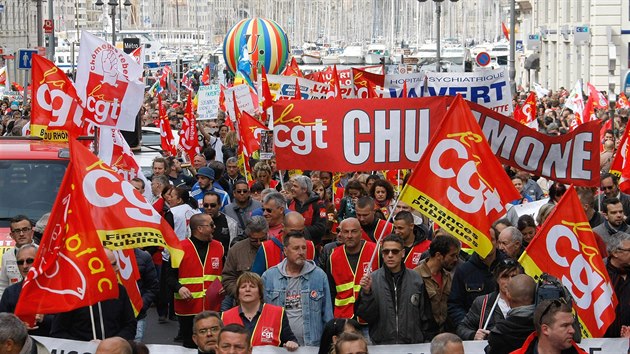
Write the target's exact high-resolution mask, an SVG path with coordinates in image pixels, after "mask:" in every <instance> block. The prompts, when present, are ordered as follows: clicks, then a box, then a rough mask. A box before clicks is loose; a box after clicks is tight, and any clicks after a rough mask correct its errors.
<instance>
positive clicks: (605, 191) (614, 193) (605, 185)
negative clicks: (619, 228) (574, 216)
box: [595, 173, 630, 216]
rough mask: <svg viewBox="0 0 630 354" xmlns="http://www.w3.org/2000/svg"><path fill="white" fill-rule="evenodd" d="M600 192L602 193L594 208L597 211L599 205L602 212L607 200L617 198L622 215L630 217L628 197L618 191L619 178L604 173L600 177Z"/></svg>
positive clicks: (629, 198)
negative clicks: (621, 207) (621, 206)
mask: <svg viewBox="0 0 630 354" xmlns="http://www.w3.org/2000/svg"><path fill="white" fill-rule="evenodd" d="M600 190H601V191H602V193H601V194H600V196H599V199H598V202H597V205H595V208H597V209H598V210H599V206H600V205H601V208H602V211H605V210H606V209H604V206H603V203H604V200H606V199H608V198H617V199H619V202H621V205H623V213H624V214H625V215H626V216H627V215H630V195H628V194H626V193H623V192H622V191H620V190H619V178H617V176H615V175H613V174H611V173H604V174H602V175H601V177H600Z"/></svg>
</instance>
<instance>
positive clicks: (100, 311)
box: [98, 301, 106, 339]
mask: <svg viewBox="0 0 630 354" xmlns="http://www.w3.org/2000/svg"><path fill="white" fill-rule="evenodd" d="M98 319H99V320H100V321H101V336H103V339H105V338H106V337H105V325H104V324H103V309H102V308H101V302H100V301H99V302H98Z"/></svg>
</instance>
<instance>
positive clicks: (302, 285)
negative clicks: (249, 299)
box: [262, 231, 333, 346]
mask: <svg viewBox="0 0 630 354" xmlns="http://www.w3.org/2000/svg"><path fill="white" fill-rule="evenodd" d="M283 243H284V254H285V259H284V260H283V261H282V262H280V264H278V265H276V266H274V267H271V268H269V269H268V270H267V271H265V272H264V273H263V275H262V281H263V284H264V288H265V303H269V304H274V305H278V306H283V307H284V308H285V311H286V314H287V317H288V318H289V325H290V326H291V330H292V331H293V333H294V334H295V336H296V337H297V339H298V343H299V344H300V346H304V345H307V346H319V339H320V337H321V335H322V331H323V329H324V325H325V324H326V322H328V321H329V320H331V319H332V318H333V307H332V301H331V298H330V288H329V285H328V278H327V277H326V273H324V271H323V270H321V269H320V268H318V267H317V266H316V265H315V263H314V262H313V261H309V260H307V259H306V239H305V238H304V234H303V233H302V232H295V231H292V232H289V233H288V234H286V235H284V239H283Z"/></svg>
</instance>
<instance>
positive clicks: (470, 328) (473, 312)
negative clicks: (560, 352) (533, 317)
mask: <svg viewBox="0 0 630 354" xmlns="http://www.w3.org/2000/svg"><path fill="white" fill-rule="evenodd" d="M498 296H499V293H498V292H496V291H494V292H492V293H490V294H486V295H481V296H479V297H477V298H476V299H475V301H473V303H472V306H470V310H468V313H467V314H466V317H464V319H463V320H462V321H461V322H460V323H459V325H458V326H457V335H458V336H459V337H460V338H461V339H463V340H473V339H474V338H475V333H477V330H478V329H479V328H483V326H484V325H485V324H486V321H487V320H488V316H491V317H490V321H489V322H488V326H487V327H486V329H488V330H490V329H492V328H494V325H495V324H496V323H497V321H499V320H502V319H504V317H503V312H501V309H500V308H499V305H498V304H497V306H496V307H495V308H494V311H493V312H492V314H490V310H492V306H493V305H494V302H495V301H497V298H498ZM484 302H485V307H484ZM482 308H483V309H484V311H483V314H482V313H481V309H482ZM529 333H531V331H530V332H529ZM529 333H527V335H529ZM521 344H522V343H521Z"/></svg>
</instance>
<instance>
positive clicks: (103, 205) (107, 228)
mask: <svg viewBox="0 0 630 354" xmlns="http://www.w3.org/2000/svg"><path fill="white" fill-rule="evenodd" d="M70 158H71V161H72V162H74V168H73V169H72V170H73V171H72V172H73V174H74V176H73V178H74V180H73V181H74V182H73V183H74V185H75V188H76V189H77V190H79V191H80V195H81V196H82V198H81V200H80V205H79V207H80V208H81V210H84V211H85V213H86V215H87V218H89V219H91V220H92V223H93V229H94V230H96V232H97V233H98V235H99V236H100V238H101V241H102V243H103V246H105V247H107V248H109V249H111V250H118V249H131V248H138V247H146V246H160V247H166V248H167V249H168V250H169V252H170V255H171V262H172V263H173V267H176V268H177V267H179V263H180V262H181V259H182V257H183V255H184V252H183V250H182V247H181V245H180V242H179V240H178V239H177V236H176V235H175V232H174V231H173V229H172V228H171V227H170V226H169V225H168V223H167V222H166V220H164V219H163V218H162V217H161V216H160V214H159V213H158V212H157V211H156V210H155V209H154V208H153V206H152V205H151V203H149V202H148V201H147V200H146V198H144V197H143V196H142V194H140V192H139V191H137V190H136V189H135V188H134V187H133V186H132V185H131V183H129V182H127V181H125V180H124V178H123V177H121V175H120V174H119V173H117V172H116V171H115V170H114V169H112V168H111V167H110V166H108V165H107V164H105V163H104V162H103V161H101V160H99V159H98V157H96V156H95V155H94V154H92V153H91V152H90V151H89V150H88V149H87V148H86V147H84V146H83V145H81V144H80V143H79V142H78V141H76V140H71V141H70ZM68 170H70V169H68Z"/></svg>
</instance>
